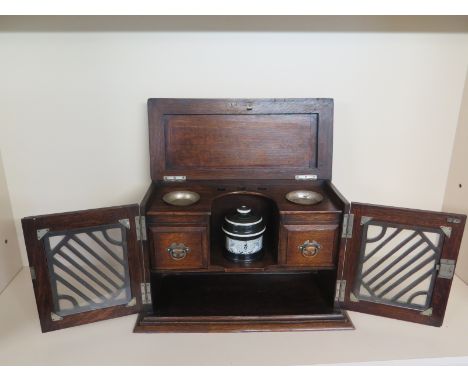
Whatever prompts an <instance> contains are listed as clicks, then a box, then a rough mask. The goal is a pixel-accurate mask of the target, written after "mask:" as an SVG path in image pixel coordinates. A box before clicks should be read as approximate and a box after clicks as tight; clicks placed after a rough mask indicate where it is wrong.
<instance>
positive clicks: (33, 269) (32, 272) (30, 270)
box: [29, 267, 36, 280]
mask: <svg viewBox="0 0 468 382" xmlns="http://www.w3.org/2000/svg"><path fill="white" fill-rule="evenodd" d="M29 272H30V273H31V279H33V280H36V269H35V268H34V267H29Z"/></svg>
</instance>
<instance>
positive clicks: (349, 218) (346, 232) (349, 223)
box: [341, 214, 354, 239]
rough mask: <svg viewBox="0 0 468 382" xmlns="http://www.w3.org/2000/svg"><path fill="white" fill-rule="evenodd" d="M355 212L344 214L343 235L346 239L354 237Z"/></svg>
mask: <svg viewBox="0 0 468 382" xmlns="http://www.w3.org/2000/svg"><path fill="white" fill-rule="evenodd" d="M353 225H354V214H344V216H343V229H342V231H341V237H342V238H344V239H351V238H352V237H353Z"/></svg>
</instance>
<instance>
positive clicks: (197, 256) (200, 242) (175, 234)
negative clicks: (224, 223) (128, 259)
mask: <svg viewBox="0 0 468 382" xmlns="http://www.w3.org/2000/svg"><path fill="white" fill-rule="evenodd" d="M149 231H150V240H151V265H152V268H153V269H196V268H206V267H207V243H208V238H207V232H208V230H207V228H206V227H150V229H149Z"/></svg>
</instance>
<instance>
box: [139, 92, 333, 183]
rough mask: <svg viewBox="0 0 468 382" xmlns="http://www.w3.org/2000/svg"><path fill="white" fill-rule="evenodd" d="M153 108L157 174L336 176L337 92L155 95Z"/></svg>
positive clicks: (150, 109)
mask: <svg viewBox="0 0 468 382" xmlns="http://www.w3.org/2000/svg"><path fill="white" fill-rule="evenodd" d="M148 113H149V140H150V156H151V159H150V161H151V178H152V180H153V181H157V180H162V179H164V178H165V177H182V178H183V177H186V179H188V180H201V179H253V178H255V179H294V178H296V177H297V176H306V178H310V179H331V175H332V141H333V139H332V135H333V100H332V99H159V98H154V99H149V100H148ZM166 179H167V178H166ZM169 179H170V178H169Z"/></svg>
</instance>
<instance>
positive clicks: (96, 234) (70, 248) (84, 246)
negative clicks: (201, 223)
mask: <svg viewBox="0 0 468 382" xmlns="http://www.w3.org/2000/svg"><path fill="white" fill-rule="evenodd" d="M44 245H45V249H46V256H47V264H48V269H49V277H50V283H51V286H52V294H53V302H54V310H55V312H54V313H55V314H57V315H59V316H67V315H70V314H75V313H80V312H87V311H90V310H95V309H99V308H106V307H110V306H115V305H124V304H127V303H129V302H130V300H131V298H132V296H131V290H130V277H129V272H128V257H127V241H126V229H125V227H123V226H121V225H120V224H111V225H102V226H97V227H91V228H86V229H79V230H69V231H65V232H63V231H62V232H49V233H48V234H47V236H45V238H44Z"/></svg>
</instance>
